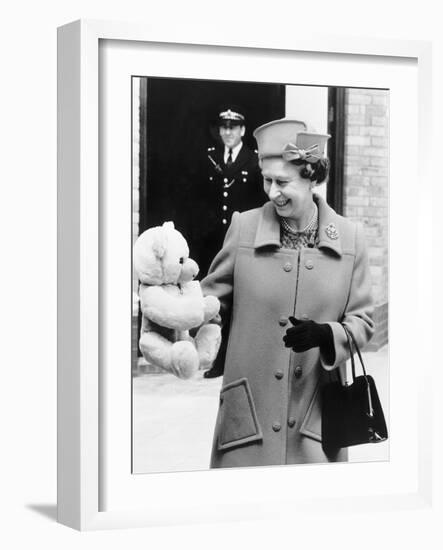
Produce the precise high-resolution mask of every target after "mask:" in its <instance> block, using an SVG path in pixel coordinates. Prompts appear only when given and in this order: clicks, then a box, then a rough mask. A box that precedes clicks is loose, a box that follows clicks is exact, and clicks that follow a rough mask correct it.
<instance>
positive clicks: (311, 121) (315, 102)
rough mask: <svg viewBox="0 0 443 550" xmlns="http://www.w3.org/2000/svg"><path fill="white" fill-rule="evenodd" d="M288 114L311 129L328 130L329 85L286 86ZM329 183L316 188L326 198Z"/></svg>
mask: <svg viewBox="0 0 443 550" xmlns="http://www.w3.org/2000/svg"><path fill="white" fill-rule="evenodd" d="M286 116H287V117H291V118H296V119H298V120H301V121H303V122H305V123H306V124H307V126H308V129H309V130H316V131H317V132H324V133H327V131H328V88H327V86H286ZM326 190H327V183H323V184H321V185H319V186H318V187H316V188H315V192H316V193H318V194H319V195H320V196H321V197H323V198H324V199H326Z"/></svg>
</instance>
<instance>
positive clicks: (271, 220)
mask: <svg viewBox="0 0 443 550" xmlns="http://www.w3.org/2000/svg"><path fill="white" fill-rule="evenodd" d="M254 137H255V138H256V140H257V144H258V155H259V163H260V167H261V170H262V174H263V181H264V190H265V192H266V194H267V195H268V198H269V202H267V203H266V204H265V205H264V206H263V207H261V208H256V209H254V210H249V211H247V212H243V213H241V214H240V213H235V214H234V215H233V217H232V222H231V225H230V227H229V229H228V232H227V235H226V239H225V241H224V244H223V247H222V249H221V250H220V252H219V253H218V254H217V256H216V257H215V259H214V261H213V262H212V265H211V267H210V270H209V273H208V276H207V277H206V278H205V279H204V280H203V281H202V287H203V291H204V293H206V294H207V295H214V296H217V297H218V298H219V300H220V302H221V310H220V311H221V317H222V322H226V320H227V319H229V318H231V327H230V334H229V340H228V346H227V353H226V360H225V372H224V378H223V385H222V389H221V394H220V405H219V411H218V417H217V422H216V427H215V433H214V440H213V451H212V460H211V466H212V467H213V468H220V467H237V466H259V465H271V464H291V463H313V462H337V461H346V460H347V450H346V449H338V448H335V449H330V448H329V449H326V448H324V447H323V446H322V441H321V389H322V387H323V385H324V384H325V383H326V382H327V381H328V380H329V379H330V377H331V376H332V373H331V371H333V370H335V369H338V368H339V367H341V366H342V365H343V364H344V362H345V360H346V359H347V357H348V350H347V345H346V342H347V340H346V334H345V331H344V328H343V326H342V324H345V325H346V326H347V327H348V328H349V329H350V330H351V331H352V333H353V334H354V336H355V338H356V340H357V342H358V344H359V346H360V347H363V346H364V345H365V344H366V343H367V342H368V341H369V340H370V338H371V336H372V334H373V330H374V323H373V306H372V298H371V283H370V277H369V267H368V260H367V253H366V247H365V244H364V240H363V232H362V230H361V229H360V227H359V226H357V225H355V224H353V223H351V222H350V221H349V220H346V219H345V218H343V217H342V216H339V215H338V214H337V213H336V212H335V211H334V210H333V209H332V208H331V207H330V206H329V205H327V204H326V202H325V201H324V200H323V199H322V198H321V197H319V196H318V195H317V194H314V193H313V188H314V187H315V185H316V184H318V183H321V182H322V181H323V180H324V179H325V178H326V176H327V170H328V161H327V159H326V158H325V154H324V149H325V145H326V142H327V140H328V138H329V136H328V135H326V134H318V133H314V132H308V131H307V127H306V125H305V123H303V122H300V121H297V120H292V119H280V120H276V121H273V122H270V123H268V124H265V125H263V126H261V127H259V128H257V130H255V132H254ZM290 323H291V325H293V326H290Z"/></svg>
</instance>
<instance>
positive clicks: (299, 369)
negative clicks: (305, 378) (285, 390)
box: [294, 365, 303, 378]
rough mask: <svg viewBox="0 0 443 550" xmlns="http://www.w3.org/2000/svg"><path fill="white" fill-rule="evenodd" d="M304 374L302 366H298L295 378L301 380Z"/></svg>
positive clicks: (295, 370)
mask: <svg viewBox="0 0 443 550" xmlns="http://www.w3.org/2000/svg"><path fill="white" fill-rule="evenodd" d="M302 374H303V369H302V368H301V366H300V365H298V366H297V367H295V369H294V376H295V378H301V375H302Z"/></svg>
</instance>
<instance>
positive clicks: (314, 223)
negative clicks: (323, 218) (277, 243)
mask: <svg viewBox="0 0 443 550" xmlns="http://www.w3.org/2000/svg"><path fill="white" fill-rule="evenodd" d="M280 220H281V223H282V225H283V227H284V228H285V230H286V231H287V232H288V233H292V234H293V235H297V234H299V233H308V232H310V231H314V230H316V229H317V227H318V208H317V205H316V204H315V202H314V212H313V213H312V216H311V219H310V220H309V222H308V225H307V226H306V227H305V228H303V229H293V228H292V227H291V226H290V225H289V223H288V222H287V221H286V218H280Z"/></svg>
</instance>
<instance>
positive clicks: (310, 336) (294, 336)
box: [283, 317, 335, 362]
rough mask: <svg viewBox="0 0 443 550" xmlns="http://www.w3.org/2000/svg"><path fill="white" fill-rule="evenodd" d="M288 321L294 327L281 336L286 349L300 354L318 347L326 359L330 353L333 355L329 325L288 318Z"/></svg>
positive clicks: (332, 342) (329, 356)
mask: <svg viewBox="0 0 443 550" xmlns="http://www.w3.org/2000/svg"><path fill="white" fill-rule="evenodd" d="M289 320H290V321H291V323H292V324H293V325H294V326H293V327H291V328H288V330H287V331H286V334H285V335H284V336H283V342H284V343H285V346H286V347H287V348H292V349H293V351H296V352H297V353H300V352H302V351H307V350H308V349H311V348H317V347H319V348H320V349H321V351H322V353H324V354H326V355H327V356H328V359H330V358H331V353H334V337H333V334H332V329H331V327H330V325H328V324H326V323H324V324H320V323H316V322H315V321H300V320H299V319H295V317H289ZM334 355H335V354H334ZM328 362H329V361H328Z"/></svg>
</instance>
